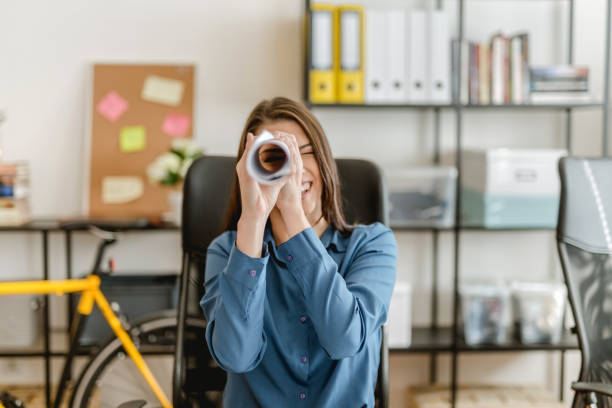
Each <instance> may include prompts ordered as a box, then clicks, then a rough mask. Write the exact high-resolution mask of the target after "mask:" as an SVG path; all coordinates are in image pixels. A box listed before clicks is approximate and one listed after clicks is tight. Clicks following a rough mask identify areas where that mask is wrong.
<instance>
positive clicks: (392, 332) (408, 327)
mask: <svg viewBox="0 0 612 408" xmlns="http://www.w3.org/2000/svg"><path fill="white" fill-rule="evenodd" d="M411 314H412V287H411V286H410V283H407V282H396V283H395V288H393V295H391V305H390V306H389V313H387V333H388V335H389V337H388V344H389V347H396V348H402V347H408V346H410V342H411V341H412V319H411Z"/></svg>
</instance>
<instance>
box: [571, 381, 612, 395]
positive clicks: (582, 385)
mask: <svg viewBox="0 0 612 408" xmlns="http://www.w3.org/2000/svg"><path fill="white" fill-rule="evenodd" d="M572 389H573V390H574V391H580V392H595V393H597V394H603V395H607V396H609V397H612V384H604V383H591V382H575V383H572Z"/></svg>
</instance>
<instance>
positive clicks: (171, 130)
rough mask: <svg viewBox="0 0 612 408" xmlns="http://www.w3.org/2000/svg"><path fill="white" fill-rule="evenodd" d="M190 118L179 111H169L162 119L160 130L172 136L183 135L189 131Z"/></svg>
mask: <svg viewBox="0 0 612 408" xmlns="http://www.w3.org/2000/svg"><path fill="white" fill-rule="evenodd" d="M190 125H191V119H190V118H189V116H187V115H183V114H180V113H169V114H167V115H166V119H164V124H163V125H162V130H163V131H164V132H165V133H167V134H169V135H170V136H174V137H185V136H187V132H188V131H189V126H190Z"/></svg>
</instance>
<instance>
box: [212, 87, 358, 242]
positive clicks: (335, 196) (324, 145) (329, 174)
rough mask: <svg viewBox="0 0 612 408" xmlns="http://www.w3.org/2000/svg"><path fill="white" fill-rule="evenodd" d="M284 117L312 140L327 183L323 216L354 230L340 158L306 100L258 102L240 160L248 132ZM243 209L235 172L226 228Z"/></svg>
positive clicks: (340, 228) (247, 126) (240, 148)
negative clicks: (342, 184)
mask: <svg viewBox="0 0 612 408" xmlns="http://www.w3.org/2000/svg"><path fill="white" fill-rule="evenodd" d="M283 119H285V120H292V121H294V122H296V123H297V124H298V125H300V127H301V128H302V130H304V133H305V134H306V136H307V137H308V140H309V141H310V143H311V144H312V150H313V152H314V156H315V158H316V160H317V165H318V166H319V171H320V173H321V181H322V184H323V192H322V195H321V201H322V202H321V208H322V210H323V217H324V218H325V220H327V222H328V223H329V224H331V225H332V226H333V227H334V228H335V229H337V230H338V231H340V232H342V233H348V232H350V231H352V230H353V226H352V225H349V224H347V222H346V220H345V218H344V213H343V211H342V196H341V194H340V179H339V177H338V169H337V167H336V161H335V160H334V158H333V157H332V154H331V149H330V148H329V143H328V141H327V137H326V136H325V132H323V128H322V127H321V124H320V123H319V121H318V120H317V119H316V118H315V116H314V115H313V114H312V112H310V111H309V110H308V108H306V106H304V105H303V104H301V103H299V102H295V101H293V100H291V99H288V98H283V97H277V98H274V99H272V100H264V101H261V102H260V103H259V104H257V106H255V108H254V109H253V111H252V112H251V114H250V115H249V118H248V119H247V121H246V124H245V126H244V129H243V130H242V136H241V137H240V144H239V146H238V154H237V156H236V157H237V159H236V160H238V159H240V157H242V154H243V153H244V149H245V147H246V139H247V134H248V133H253V134H256V133H255V132H257V130H258V129H259V127H260V126H261V125H262V124H264V123H265V122H272V121H277V120H283ZM241 213H242V203H241V198H240V185H239V182H238V175H237V174H236V173H234V185H233V187H232V193H231V195H230V199H229V204H228V208H227V213H226V217H225V223H224V225H225V228H224V230H235V229H236V228H237V224H238V219H239V218H240V214H241Z"/></svg>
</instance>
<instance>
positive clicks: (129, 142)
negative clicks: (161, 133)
mask: <svg viewBox="0 0 612 408" xmlns="http://www.w3.org/2000/svg"><path fill="white" fill-rule="evenodd" d="M146 145H147V134H146V132H145V128H144V126H127V127H124V128H122V129H121V134H120V136H119V149H121V151H122V152H124V153H129V152H139V151H141V150H143V149H144V148H145V146H146Z"/></svg>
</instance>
